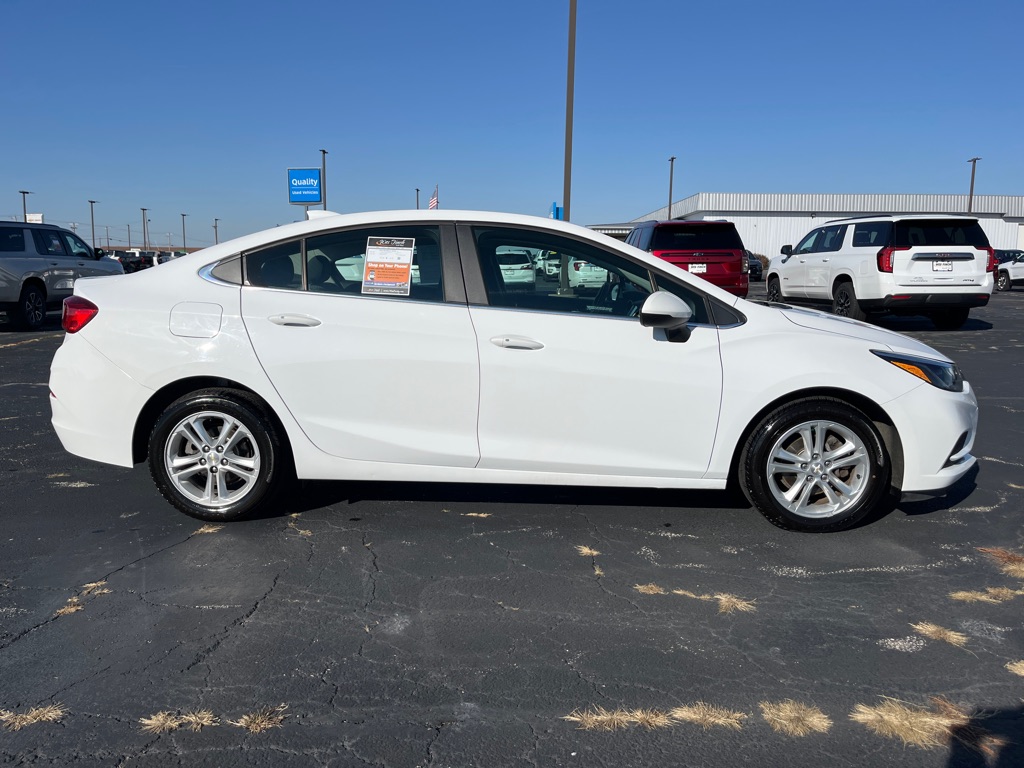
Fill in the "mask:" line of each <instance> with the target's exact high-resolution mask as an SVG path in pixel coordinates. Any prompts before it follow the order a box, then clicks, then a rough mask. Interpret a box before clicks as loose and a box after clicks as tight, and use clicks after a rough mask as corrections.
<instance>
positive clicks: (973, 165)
mask: <svg viewBox="0 0 1024 768" xmlns="http://www.w3.org/2000/svg"><path fill="white" fill-rule="evenodd" d="M979 160H981V158H980V157H972V158H971V159H970V160H968V161H967V162H968V163H970V164H971V192H970V194H969V195H967V212H968V213H970V212H971V210H972V209H973V208H974V171H975V169H976V168H977V167H978V161H979Z"/></svg>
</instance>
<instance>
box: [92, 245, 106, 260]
mask: <svg viewBox="0 0 1024 768" xmlns="http://www.w3.org/2000/svg"><path fill="white" fill-rule="evenodd" d="M106 255H107V252H106V251H104V250H103V249H102V248H97V249H96V250H95V251H93V252H92V257H93V258H94V259H97V260H99V259H102V258H103V257H104V256H106Z"/></svg>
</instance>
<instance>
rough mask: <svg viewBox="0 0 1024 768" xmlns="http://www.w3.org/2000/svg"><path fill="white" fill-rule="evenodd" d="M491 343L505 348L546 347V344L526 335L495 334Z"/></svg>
mask: <svg viewBox="0 0 1024 768" xmlns="http://www.w3.org/2000/svg"><path fill="white" fill-rule="evenodd" d="M491 344H493V345H494V346H496V347H503V348H504V349H544V345H543V344H541V343H540V342H539V341H536V340H534V339H528V338H526V337H525V336H495V337H493V338H492V339H491Z"/></svg>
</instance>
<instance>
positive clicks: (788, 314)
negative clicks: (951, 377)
mask: <svg viewBox="0 0 1024 768" xmlns="http://www.w3.org/2000/svg"><path fill="white" fill-rule="evenodd" d="M778 309H779V311H780V312H781V313H782V315H783V316H784V317H785V318H786V319H787V320H789V321H790V322H791V323H793V324H794V325H798V326H800V327H801V328H810V329H811V330H814V331H822V332H824V333H834V334H837V335H839V336H849V337H851V338H854V339H862V340H863V341H866V342H868V343H871V344H877V345H879V346H883V347H888V348H889V349H890V350H891V351H893V352H903V353H905V354H909V355H918V356H920V357H927V358H931V359H932V360H945V361H946V362H952V360H950V359H949V358H948V357H946V356H945V355H944V354H942V353H941V352H938V351H936V350H934V349H932V348H931V347H929V346H928V345H927V344H923V343H921V342H920V341H918V340H917V339H912V338H910V337H909V336H904V335H903V334H902V333H896V332H895V331H887V330H886V329H884V328H879V327H878V326H876V325H869V324H868V323H862V322H860V321H859V320H851V319H850V318H848V317H837V316H836V315H830V314H827V313H825V312H818V311H817V310H814V309H804V308H802V307H793V306H786V307H785V308H783V307H778Z"/></svg>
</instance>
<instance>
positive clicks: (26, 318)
mask: <svg viewBox="0 0 1024 768" xmlns="http://www.w3.org/2000/svg"><path fill="white" fill-rule="evenodd" d="M33 296H37V297H38V301H34V300H33ZM37 306H38V307H39V308H40V310H41V311H40V312H39V314H38V315H36V314H35V309H36V307H37ZM45 322H46V294H45V293H43V291H42V289H40V288H39V286H36V285H26V286H25V287H24V288H22V289H21V296H20V297H19V298H18V323H19V324H20V325H21V326H22V327H23V328H28V329H30V330H34V329H36V328H40V327H41V326H42V325H43V323H45Z"/></svg>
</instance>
